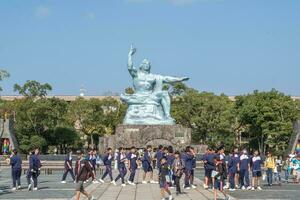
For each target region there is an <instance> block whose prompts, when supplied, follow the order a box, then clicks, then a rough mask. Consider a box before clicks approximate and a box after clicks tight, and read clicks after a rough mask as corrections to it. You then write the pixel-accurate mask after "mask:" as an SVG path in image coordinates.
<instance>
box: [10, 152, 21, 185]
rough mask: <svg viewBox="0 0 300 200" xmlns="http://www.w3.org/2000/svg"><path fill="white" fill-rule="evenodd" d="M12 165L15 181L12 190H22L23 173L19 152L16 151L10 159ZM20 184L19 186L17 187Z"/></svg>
mask: <svg viewBox="0 0 300 200" xmlns="http://www.w3.org/2000/svg"><path fill="white" fill-rule="evenodd" d="M10 165H11V175H12V179H13V188H12V190H16V189H21V180H20V178H21V172H22V159H21V157H20V156H19V155H18V151H17V150H16V149H14V150H13V153H12V155H11V157H10ZM17 184H18V186H17Z"/></svg>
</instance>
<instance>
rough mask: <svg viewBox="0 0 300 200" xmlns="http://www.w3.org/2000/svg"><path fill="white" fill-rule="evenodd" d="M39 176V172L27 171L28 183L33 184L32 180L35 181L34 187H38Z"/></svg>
mask: <svg viewBox="0 0 300 200" xmlns="http://www.w3.org/2000/svg"><path fill="white" fill-rule="evenodd" d="M37 177H38V173H37V172H30V171H29V172H27V176H26V178H27V183H28V185H29V184H31V182H32V181H33V187H37Z"/></svg>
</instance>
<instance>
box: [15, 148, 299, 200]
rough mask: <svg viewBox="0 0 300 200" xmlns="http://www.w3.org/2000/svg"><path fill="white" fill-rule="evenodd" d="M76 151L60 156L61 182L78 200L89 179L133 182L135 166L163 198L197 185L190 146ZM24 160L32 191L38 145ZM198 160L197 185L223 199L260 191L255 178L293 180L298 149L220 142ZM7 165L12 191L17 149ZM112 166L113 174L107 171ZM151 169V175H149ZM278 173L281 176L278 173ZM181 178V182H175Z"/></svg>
mask: <svg viewBox="0 0 300 200" xmlns="http://www.w3.org/2000/svg"><path fill="white" fill-rule="evenodd" d="M76 153H77V160H76V162H75V167H74V168H73V155H72V151H70V153H69V154H68V155H67V156H66V158H65V162H64V173H63V176H62V180H61V183H66V177H67V175H68V174H70V175H71V178H72V179H73V181H74V183H75V185H76V186H75V188H76V189H75V190H76V198H77V199H78V200H79V198H80V195H81V193H82V194H84V195H85V196H87V197H88V199H93V196H92V195H91V194H89V193H88V192H87V191H86V190H85V189H84V183H86V182H88V181H90V180H91V181H92V183H95V184H98V183H105V181H106V179H109V182H110V183H111V184H113V185H117V184H118V183H119V182H120V185H121V186H122V187H125V186H126V185H135V184H136V182H135V177H136V172H137V170H139V169H140V170H139V171H142V172H143V175H142V184H148V183H152V184H158V185H159V188H160V191H161V196H162V199H165V195H168V199H172V193H171V190H170V189H174V190H175V191H176V195H181V194H183V193H185V192H184V191H186V190H189V189H192V188H196V187H197V186H196V185H195V184H194V177H195V168H196V160H197V156H196V153H195V151H194V148H193V147H191V146H187V147H186V148H185V149H184V150H183V151H176V150H175V149H174V148H173V147H172V146H168V147H164V146H162V145H159V146H158V148H157V149H155V151H154V149H153V147H152V146H150V145H148V146H147V147H146V148H144V149H137V148H135V147H131V148H130V149H125V148H123V147H120V148H118V149H116V150H113V149H112V148H107V149H106V151H105V153H104V154H103V155H101V156H100V155H99V154H98V152H97V151H96V150H89V151H88V152H87V154H84V152H83V151H77V152H76ZM28 160H29V168H28V170H27V173H26V178H27V182H28V190H37V189H38V187H37V184H38V177H39V174H40V169H41V167H42V162H41V160H40V157H39V149H34V150H33V151H32V153H31V154H30V155H29V157H28ZM201 161H202V162H203V166H204V173H205V174H204V175H205V178H204V184H203V187H204V188H205V189H213V190H214V194H215V199H217V191H220V192H221V193H223V195H224V198H225V199H228V198H229V197H228V195H227V192H226V191H227V190H229V191H235V190H236V189H241V190H262V187H261V179H266V181H267V184H268V186H269V187H271V186H272V184H273V181H274V182H275V183H276V184H279V185H280V184H281V183H282V182H288V180H289V178H290V176H292V177H293V181H294V182H295V183H299V181H300V152H295V153H293V154H290V155H289V156H288V157H287V158H286V159H285V160H284V161H283V160H282V159H281V157H278V156H273V155H272V153H271V152H268V153H267V155H266V157H263V156H261V155H260V154H259V152H258V151H253V154H252V155H250V154H249V153H248V151H247V150H246V149H243V150H241V151H240V150H239V149H238V148H234V149H233V151H232V152H231V153H230V154H228V155H225V148H224V146H222V145H220V146H219V147H218V148H216V149H212V148H207V150H206V152H205V154H204V155H203V156H202V158H201ZM10 164H11V166H12V180H13V188H12V190H18V189H20V187H21V182H20V177H21V171H22V159H21V157H20V156H19V154H18V152H17V150H14V151H13V153H12V155H11V157H10ZM113 164H114V166H113ZM99 166H104V170H103V174H100V177H101V178H100V179H98V180H97V178H96V177H97V176H96V173H97V170H96V169H97V168H98V167H99ZM114 169H116V170H115V171H117V174H113V172H115V171H114ZM156 172H157V176H154V173H156ZM283 173H284V178H283V177H281V174H283ZM127 174H128V175H127ZM114 175H115V177H114ZM126 175H127V176H126ZM126 179H127V180H126ZM181 179H182V182H183V185H181V184H180V183H181ZM182 186H183V187H182Z"/></svg>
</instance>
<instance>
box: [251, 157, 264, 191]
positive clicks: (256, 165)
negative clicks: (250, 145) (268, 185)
mask: <svg viewBox="0 0 300 200" xmlns="http://www.w3.org/2000/svg"><path fill="white" fill-rule="evenodd" d="M251 163H252V177H253V178H252V188H251V190H255V188H257V189H258V190H262V189H261V187H260V178H261V164H262V159H261V157H260V155H259V153H258V151H254V154H253V157H252V159H251Z"/></svg>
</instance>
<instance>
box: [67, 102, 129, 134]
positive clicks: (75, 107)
mask: <svg viewBox="0 0 300 200" xmlns="http://www.w3.org/2000/svg"><path fill="white" fill-rule="evenodd" d="M123 115H124V105H122V104H121V102H119V101H118V100H116V99H113V98H111V97H107V98H104V99H101V100H100V99H90V100H86V99H84V98H77V99H76V100H75V101H73V102H71V103H70V109H69V111H68V120H69V123H70V124H77V127H76V128H77V129H79V130H80V131H81V132H83V133H84V134H86V135H91V134H97V135H99V136H102V135H104V134H113V133H114V130H115V127H116V126H117V124H119V123H120V122H121V117H122V116H123Z"/></svg>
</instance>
